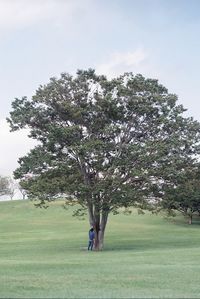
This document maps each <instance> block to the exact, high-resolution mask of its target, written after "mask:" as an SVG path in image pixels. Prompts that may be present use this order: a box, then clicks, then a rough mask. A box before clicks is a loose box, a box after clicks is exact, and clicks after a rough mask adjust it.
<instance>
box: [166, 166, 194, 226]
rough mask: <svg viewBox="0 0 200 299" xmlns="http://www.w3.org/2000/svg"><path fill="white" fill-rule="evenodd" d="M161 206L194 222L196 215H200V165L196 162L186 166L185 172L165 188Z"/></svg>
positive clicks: (170, 212)
mask: <svg viewBox="0 0 200 299" xmlns="http://www.w3.org/2000/svg"><path fill="white" fill-rule="evenodd" d="M161 207H162V208H164V209H165V210H166V211H167V212H168V213H169V215H171V214H172V215H173V214H174V212H175V211H179V212H181V213H182V214H183V215H184V216H186V217H188V219H189V224H192V219H193V216H194V215H198V216H199V215H200V165H199V163H198V164H194V165H191V166H190V167H188V168H187V167H186V168H185V170H184V171H183V173H182V174H181V175H180V176H179V177H177V179H176V180H174V182H173V184H168V185H166V186H165V188H164V196H163V198H162V202H161Z"/></svg>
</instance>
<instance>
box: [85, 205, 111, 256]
mask: <svg viewBox="0 0 200 299" xmlns="http://www.w3.org/2000/svg"><path fill="white" fill-rule="evenodd" d="M88 213H89V223H90V226H91V227H93V228H94V232H95V240H94V250H96V251H99V250H103V246H104V234H105V229H106V224H107V220H108V211H103V212H102V213H101V212H100V211H98V210H95V212H94V213H93V210H92V209H91V207H90V208H89V207H88Z"/></svg>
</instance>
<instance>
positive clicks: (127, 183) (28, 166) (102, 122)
mask: <svg viewBox="0 0 200 299" xmlns="http://www.w3.org/2000/svg"><path fill="white" fill-rule="evenodd" d="M12 109H13V110H12V111H11V113H10V118H9V119H8V121H9V123H10V126H11V129H12V131H15V130H19V129H22V128H29V129H30V137H31V138H35V139H36V140H38V141H39V145H38V146H36V147H35V148H34V149H33V150H31V151H30V153H29V154H27V155H26V156H25V157H23V158H21V159H19V164H20V167H19V168H18V169H17V170H16V171H15V178H17V179H21V181H22V185H23V188H25V189H26V190H27V192H28V195H29V196H31V197H34V198H38V199H40V200H41V205H42V204H45V203H46V202H47V201H50V200H52V199H54V198H55V197H56V195H59V194H67V195H68V201H72V202H73V201H76V202H78V203H79V204H80V206H81V207H82V208H83V209H87V210H88V215H89V222H90V225H91V226H93V227H94V229H95V248H96V249H101V248H102V246H103V240H104V232H105V228H106V223H107V219H108V215H109V213H111V212H116V211H117V209H119V208H120V207H125V208H127V207H130V206H144V205H145V203H147V202H148V199H149V198H152V196H153V197H154V198H155V197H156V194H157V193H158V194H159V196H160V192H159V188H160V186H161V185H162V183H163V182H168V181H169V182H170V181H171V180H173V178H174V176H176V175H177V173H179V172H181V171H182V169H183V168H184V167H185V165H186V164H188V163H190V162H191V161H192V160H194V159H195V157H196V155H197V154H198V146H197V143H198V140H199V132H200V125H199V123H198V122H196V121H193V119H192V118H184V117H183V112H184V111H185V109H184V108H183V107H182V105H178V104H177V96H176V95H174V94H169V93H168V91H167V89H166V88H165V87H164V86H162V85H161V84H159V83H158V81H157V80H153V79H145V78H144V77H143V76H142V75H136V76H134V75H133V74H132V73H125V74H124V75H122V76H120V77H118V78H115V79H112V80H108V79H107V78H106V77H105V76H98V75H96V74H95V71H94V70H90V69H89V70H87V71H82V70H80V71H78V72H77V76H75V77H73V76H71V75H69V74H66V73H63V74H61V76H60V78H58V79H57V78H51V79H50V82H49V83H48V84H47V85H44V86H40V87H39V88H38V90H37V91H36V93H35V95H34V96H33V97H32V99H31V100H28V99H27V98H26V97H22V98H21V99H15V100H14V101H13V103H12ZM27 175H28V176H29V179H26V177H27Z"/></svg>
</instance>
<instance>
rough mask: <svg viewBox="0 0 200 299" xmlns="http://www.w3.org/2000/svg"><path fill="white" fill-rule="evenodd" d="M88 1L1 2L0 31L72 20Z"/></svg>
mask: <svg viewBox="0 0 200 299" xmlns="http://www.w3.org/2000/svg"><path fill="white" fill-rule="evenodd" d="M87 2H88V0H83V1H81V0H74V1H73V0H59V1H56V0H42V1H41V0H28V1H27V0H0V29H1V30H2V29H16V28H21V27H26V26H28V25H31V24H36V23H38V22H40V21H46V20H48V19H49V20H51V19H55V20H56V19H57V20H59V19H61V18H62V17H65V19H68V18H69V19H70V18H71V17H72V14H73V13H75V12H76V11H78V10H79V9H81V8H84V7H85V4H86V3H87Z"/></svg>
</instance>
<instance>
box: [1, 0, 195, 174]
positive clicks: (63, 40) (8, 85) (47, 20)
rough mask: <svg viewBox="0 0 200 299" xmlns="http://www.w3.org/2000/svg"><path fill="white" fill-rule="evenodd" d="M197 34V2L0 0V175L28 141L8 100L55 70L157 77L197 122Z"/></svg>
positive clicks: (31, 91)
mask: <svg viewBox="0 0 200 299" xmlns="http://www.w3.org/2000/svg"><path fill="white" fill-rule="evenodd" d="M199 36H200V1H199V0H137V1H136V0H0V82H1V83H0V86H1V88H0V105H1V106H0V107H1V109H0V140H1V145H0V161H1V162H0V174H3V175H9V174H12V171H13V170H14V169H15V168H16V167H17V159H18V158H19V157H20V156H23V155H24V154H26V153H27V151H28V150H29V149H30V148H31V147H33V146H34V141H32V140H30V139H28V138H27V137H26V136H27V132H25V131H23V132H16V133H10V132H9V128H8V125H7V123H6V120H5V118H6V117H8V116H9V111H10V110H11V102H12V101H13V99H14V98H15V97H21V96H24V95H26V96H28V97H30V96H31V95H33V94H34V92H35V90H36V89H37V88H38V86H39V85H40V84H43V83H47V82H48V80H49V78H50V77H52V76H58V75H59V74H60V73H61V72H69V73H75V72H76V70H77V69H80V68H83V69H87V68H89V67H92V68H96V70H97V72H99V73H104V74H107V75H108V76H115V75H118V74H120V73H123V72H125V71H132V72H133V73H141V74H143V75H144V76H146V77H151V78H157V79H159V81H160V83H162V84H163V85H165V86H166V87H167V88H168V90H169V91H170V92H172V93H176V94H177V95H178V96H179V102H180V103H182V104H183V105H184V106H185V107H186V108H188V113H187V114H188V115H190V116H193V117H194V118H195V119H198V120H199V121H200V114H199V108H200V103H199V87H200V82H199V81H200V80H199V69H200V39H199Z"/></svg>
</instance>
